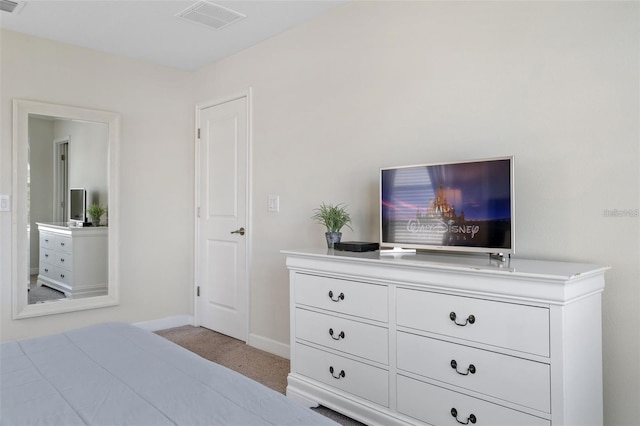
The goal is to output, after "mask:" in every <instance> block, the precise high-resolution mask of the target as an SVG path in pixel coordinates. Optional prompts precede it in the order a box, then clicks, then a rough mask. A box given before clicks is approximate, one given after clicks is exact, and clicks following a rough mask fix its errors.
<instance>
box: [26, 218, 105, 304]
mask: <svg viewBox="0 0 640 426" xmlns="http://www.w3.org/2000/svg"><path fill="white" fill-rule="evenodd" d="M38 233H39V242H40V251H39V253H40V261H39V266H38V286H41V285H45V286H47V287H51V288H53V289H56V290H58V291H61V292H63V293H64V294H65V296H66V297H68V298H79V297H89V296H102V295H105V294H107V282H108V268H107V258H108V227H105V226H100V227H85V228H82V227H70V226H67V225H66V224H63V223H60V224H58V223H38Z"/></svg>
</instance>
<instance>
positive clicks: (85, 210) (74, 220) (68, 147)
mask: <svg viewBox="0 0 640 426" xmlns="http://www.w3.org/2000/svg"><path fill="white" fill-rule="evenodd" d="M13 112H14V134H13V137H14V194H15V195H14V197H15V198H14V199H15V202H14V215H15V216H14V217H15V218H16V220H15V221H14V229H13V231H14V235H15V236H16V238H14V253H16V256H14V262H13V263H14V269H13V272H14V276H15V278H16V279H14V280H13V281H14V289H13V290H14V291H13V308H14V309H13V314H14V315H13V317H14V318H25V317H32V316H39V315H47V314H52V313H59V312H68V311H74V310H81V309H90V308H94V307H102V306H110V305H114V304H117V302H118V298H117V296H118V294H117V286H116V284H117V276H118V273H117V256H116V252H115V247H117V238H118V233H117V229H118V221H117V217H116V215H117V212H118V209H117V202H118V197H117V195H118V187H117V181H118V179H117V177H118V164H117V160H118V142H119V141H118V134H119V116H118V114H115V113H111V112H104V111H96V110H89V109H82V108H76V107H68V106H62V105H54V104H45V103H41V102H33V101H23V100H14V111H13Z"/></svg>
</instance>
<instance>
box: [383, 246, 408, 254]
mask: <svg viewBox="0 0 640 426" xmlns="http://www.w3.org/2000/svg"><path fill="white" fill-rule="evenodd" d="M396 254H416V249H405V248H402V247H394V248H392V249H384V250H382V249H381V250H380V255H383V256H390V255H391V256H392V255H396Z"/></svg>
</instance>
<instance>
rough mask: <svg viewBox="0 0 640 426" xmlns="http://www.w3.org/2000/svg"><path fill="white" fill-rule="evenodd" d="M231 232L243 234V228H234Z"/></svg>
mask: <svg viewBox="0 0 640 426" xmlns="http://www.w3.org/2000/svg"><path fill="white" fill-rule="evenodd" d="M231 233H232V234H240V235H244V228H240V229H236V230H235V231H231Z"/></svg>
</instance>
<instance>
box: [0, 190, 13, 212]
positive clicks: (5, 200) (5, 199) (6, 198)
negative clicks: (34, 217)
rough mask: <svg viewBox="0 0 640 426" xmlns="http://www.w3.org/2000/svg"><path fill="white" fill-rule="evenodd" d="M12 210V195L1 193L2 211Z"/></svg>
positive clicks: (0, 204)
mask: <svg viewBox="0 0 640 426" xmlns="http://www.w3.org/2000/svg"><path fill="white" fill-rule="evenodd" d="M10 210H11V195H7V194H0V212H8V211H10Z"/></svg>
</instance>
